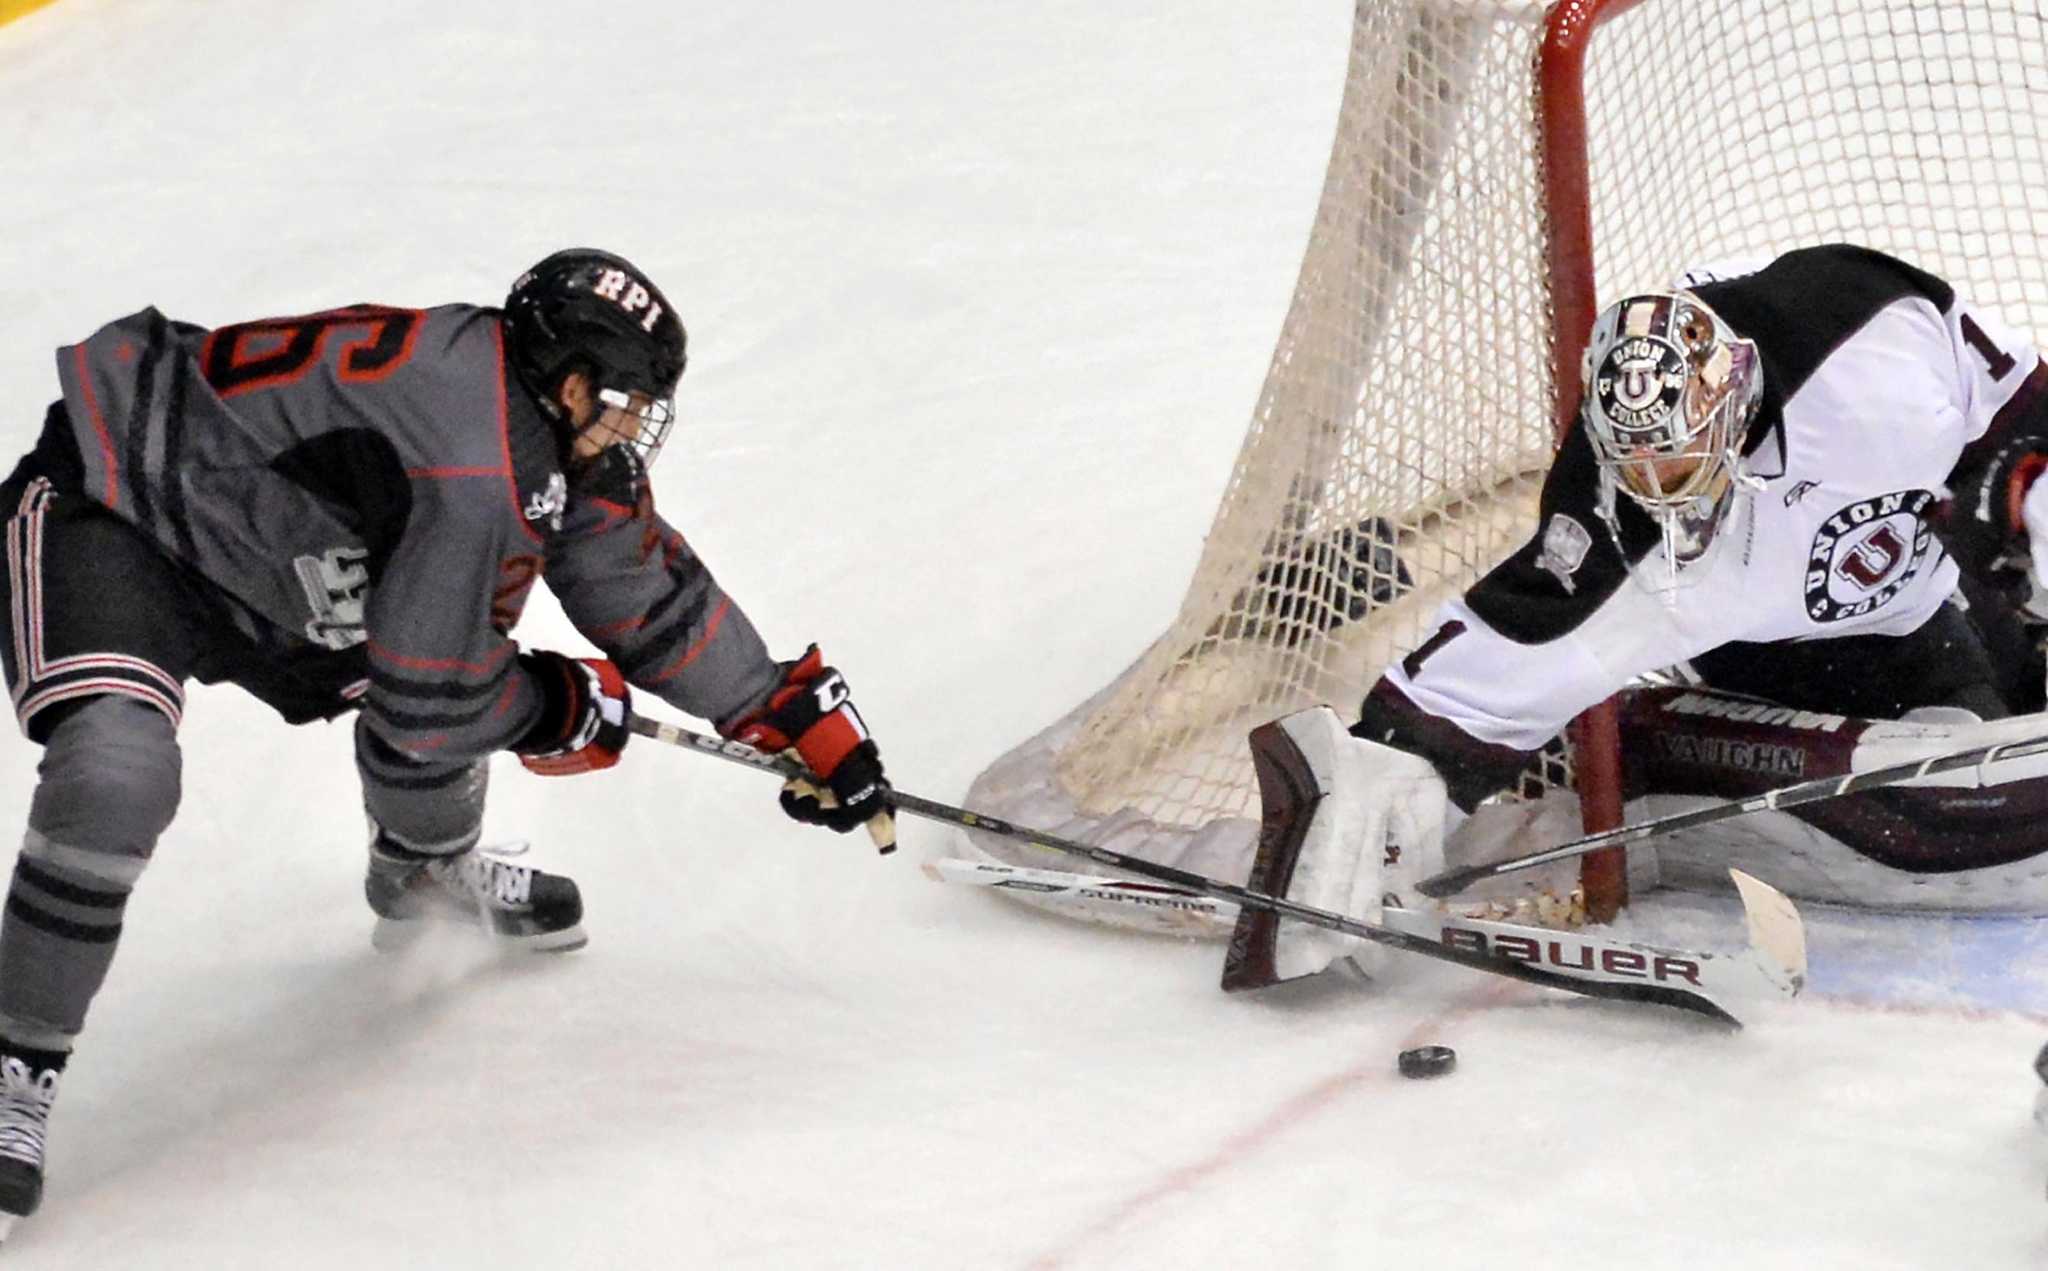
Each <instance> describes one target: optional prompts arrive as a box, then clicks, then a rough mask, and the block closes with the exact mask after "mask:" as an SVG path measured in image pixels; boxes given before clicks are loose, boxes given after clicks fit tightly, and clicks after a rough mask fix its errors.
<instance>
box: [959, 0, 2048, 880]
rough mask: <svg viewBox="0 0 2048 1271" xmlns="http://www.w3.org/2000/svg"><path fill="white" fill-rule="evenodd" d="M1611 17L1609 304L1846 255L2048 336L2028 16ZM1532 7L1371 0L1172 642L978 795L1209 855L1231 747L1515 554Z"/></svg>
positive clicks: (1790, 11)
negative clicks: (1746, 263)
mask: <svg viewBox="0 0 2048 1271" xmlns="http://www.w3.org/2000/svg"><path fill="white" fill-rule="evenodd" d="M1584 7H1586V8H1599V7H1600V4H1599V2H1598V0H1591V2H1590V3H1587V4H1585V5H1584ZM1606 8H1608V9H1610V10H1616V12H1614V13H1613V14H1612V15H1611V16H1609V17H1608V19H1607V20H1606V21H1605V22H1604V24H1602V25H1601V26H1600V27H1599V28H1598V30H1597V32H1596V33H1595V35H1594V37H1593V38H1592V40H1591V42H1590V45H1589V51H1588V53H1587V55H1586V58H1585V80H1584V88H1585V98H1586V124H1587V138H1588V145H1587V148H1588V151H1589V165H1590V170H1589V171H1588V172H1587V174H1586V177H1587V185H1588V188H1589V190H1590V207H1591V221H1592V231H1593V234H1592V242H1593V244H1594V250H1595V265H1596V267H1597V274H1598V277H1597V292H1598V298H1599V299H1600V300H1602V301H1605V300H1609V299H1612V298H1614V297H1615V296H1617V295H1619V294H1622V293H1624V292H1625V291H1628V290H1636V289H1641V288H1645V287H1656V286H1663V285H1668V283H1669V282H1670V280H1671V279H1672V277H1673V276H1674V275H1675V273H1676V272H1677V271H1678V270H1679V269H1681V268H1683V267H1685V266H1687V265H1690V264H1696V263H1704V262H1719V261H1727V260H1731V259H1742V258H1749V257H1757V258H1767V257H1769V256H1770V255H1773V254H1775V253H1777V252H1779V251H1783V250H1785V249H1787V248H1791V247H1795V246H1800V245H1803V244H1808V243H1814V242H1822V241H1837V240H1847V241H1854V242H1858V243H1863V244H1866V245H1869V246H1873V247H1877V248H1879V249H1882V250H1886V251H1890V252H1893V253H1895V254H1898V255H1901V256H1903V257H1906V258H1907V259H1909V260H1912V261H1913V262H1915V263H1916V264H1920V265H1922V266H1923V267H1925V268H1928V269H1930V270H1932V271H1933V272H1935V273H1937V274H1940V275H1942V276H1943V277H1946V278H1948V279H1949V280H1950V281H1952V282H1954V283H1955V284H1956V285H1957V287H1958V289H1959V290H1960V291H1961V292H1962V293H1963V294H1964V295H1966V296H1968V297H1969V298H1970V299H1971V300H1972V301H1973V302H1974V303H1976V304H1979V305H1982V306H1984V307H1987V308H1990V309H1992V310H1993V311H1995V312H1997V313H1999V314H2000V315H2001V316H2002V317H2004V318H2005V319H2007V320H2008V321H2009V322H2011V323H2013V324H2014V325H2016V326H2018V327H2019V328H2021V329H2023V330H2029V331H2032V332H2035V333H2038V334H2039V335H2041V336H2044V337H2048V277H2044V268H2043V264H2044V252H2043V241H2042V239H2043V233H2044V229H2043V228H2042V227H2043V226H2044V225H2048V220H2043V219H2042V218H2039V217H2035V216H2032V215H2030V209H2029V197H2030V195H2031V196H2032V197H2033V198H2034V199H2036V200H2039V199H2048V141H2044V123H2043V121H2044V120H2048V38H2044V36H2048V31H2044V8H2048V6H2044V3H2042V2H2041V0H1969V2H1967V3H1931V2H1930V0H1790V2H1788V0H1735V2H1731V0H1715V2H1713V3H1699V2H1698V0H1685V2H1681V0H1644V2H1643V3H1640V4H1636V5H1633V6H1631V5H1628V4H1625V3H1621V4H1615V3H1610V4H1607V5H1606ZM1547 9H1548V6H1545V5H1540V4H1501V3H1494V4H1482V3H1469V2H1460V0H1405V2H1397V0H1359V3H1358V4H1357V7H1356V18H1355V21H1354V25H1353V33H1352V42H1351V51H1350V61H1349V69H1348V72H1347V77H1346V85H1345V93H1344V98H1343V102H1342V105H1341V107H1340V110H1339V116H1338V123H1337V133H1336V140H1335V144H1334V146H1333V149H1332V153H1331V158H1330V164H1329V171H1328V175H1327V177H1326V179H1325V183H1324V187H1323V192H1322V196H1321V200H1320V203H1319V205H1318V207H1317V212H1316V218H1315V223H1314V228H1313V230H1312V231H1311V234H1310V239H1309V243H1308V248H1307V251H1306V253H1305V255H1304V257H1303V261H1302V266H1301V272H1300V276H1299V280H1298V282H1297V284H1296V287H1295V292H1294V298H1293V301H1292V303H1291V305H1290V308H1289V311H1288V314H1287V318H1286V321H1285V323H1284V325H1283V327H1282V330H1281V333H1280V337H1279V340H1278V342H1277V345H1276V347H1275V350H1274V353H1273V358H1272V363H1271V366H1270V369H1269V371H1268V373H1267V376H1266V380H1265V384H1264V387H1263V389H1262V390H1261V392H1260V395H1259V400H1258V404H1257V407H1256V409H1255V410H1254V411H1253V413H1252V419H1251V426H1250V428H1249V430H1248V432H1247V434H1246V437H1245V441H1244V444H1243V448H1242V450H1241V451H1240V453H1239V456H1238V460H1237V463H1236V466H1235V469H1234V471H1233V473H1232V475H1231V477H1230V480H1229V483H1228V486H1227V487H1226V490H1225V493H1224V495H1223V499H1222V503H1221V506H1220V507H1219V509H1218V511H1217V514H1216V519H1215V523H1214V526H1213V528H1212V530H1211V531H1210V534H1209V536H1208V539H1207V543H1206V547H1205V549H1204V552H1203V554H1202V557H1201V560H1200V563H1199V564H1198V565H1197V567H1196V569H1195V573H1194V577H1193V579H1192V580H1191V582H1190V583H1189V586H1188V590H1187V594H1186V597H1185V600H1184V602H1183V604H1182V606H1181V610H1180V614H1179V616H1178V617H1177V618H1176V619H1175V620H1174V622H1173V624H1172V626H1171V627H1169V628H1168V629H1167V631H1166V632H1165V633H1164V634H1163V635H1162V636H1161V637H1160V638H1159V639H1158V640H1157V641H1156V642H1155V643H1154V644H1153V645H1152V646H1151V647H1150V649H1149V650H1148V651H1147V652H1145V653H1144V654H1143V655H1142V656H1141V657H1140V658H1139V660H1138V661H1137V662H1136V663H1135V664H1134V665H1132V666H1131V667H1130V668H1129V669H1127V670H1126V671H1125V672H1124V673H1123V674H1122V675H1120V676H1119V677H1118V678H1117V679H1116V680H1115V681H1114V682H1112V683H1111V684H1110V685H1109V686H1108V687H1107V688H1105V689H1104V690H1103V691H1102V692H1100V693H1098V694H1097V695H1096V696H1095V697H1093V698H1091V699H1089V701H1087V702H1085V703H1083V704H1081V705H1080V706H1079V707H1077V708H1076V709H1075V710H1074V711H1072V712H1071V713H1069V715H1067V716H1066V717H1065V718H1063V719H1061V720H1059V721H1057V722H1056V723H1055V724H1054V725H1053V726H1052V727H1050V728H1049V729H1048V730H1046V732H1044V733H1042V734H1040V735H1039V736H1038V737H1037V738H1034V739H1032V740H1031V741H1029V742H1027V743H1025V744H1024V745H1022V746H1020V747H1019V748H1018V749H1017V750H1015V751H1013V752H1011V754H1009V755H1006V756H1004V757H1003V758H1002V759H1001V760H999V761H998V762H997V763H996V764H995V765H993V766H992V767H991V768H990V769H989V770H988V771H987V772H985V773H984V774H983V776H982V778H981V779H980V780H979V781H977V783H976V787H975V789H974V791H973V792H972V797H974V798H976V799H980V800H983V801H984V805H985V806H989V807H990V808H991V810H994V811H997V812H999V813H1002V814H1004V815H1010V816H1014V817H1017V818H1019V819H1021V818H1023V817H1025V816H1032V817H1035V818H1037V820H1036V822H1035V823H1037V824H1040V825H1043V826H1046V827H1047V828H1055V827H1057V828H1058V829H1059V830H1061V831H1062V832H1064V833H1067V834H1068V835H1070V836H1073V837H1079V838H1082V839H1084V840H1085V841H1096V842H1110V841H1114V842H1115V843H1116V845H1117V847H1118V849H1119V850H1123V851H1131V852H1133V853H1134V854H1137V855H1142V856H1146V857H1149V858H1152V859H1157V860H1161V861H1163V862H1167V863H1181V864H1183V865H1191V864H1202V863H1204V862H1201V861H1190V860H1189V859H1188V857H1187V851H1188V848H1189V845H1190V843H1191V842H1195V841H1197V840H1203V839H1217V838H1218V835H1217V833H1216V828H1217V827H1218V826H1219V825H1224V826H1231V827H1234V828H1233V829H1231V830H1230V831H1229V832H1228V833H1225V834H1223V835H1221V839H1220V840H1219V842H1220V844H1221V846H1220V847H1219V852H1220V854H1221V856H1225V857H1227V856H1229V855H1230V853H1232V852H1236V851H1239V850H1241V848H1242V847H1243V846H1244V845H1245V844H1248V842H1249V841H1250V829H1249V821H1250V820H1251V819H1255V818H1256V816H1257V808H1258V794H1257V788H1256V785H1255V783H1254V780H1253V775H1252V769H1251V765H1250V760H1249V754H1248V751H1247V749H1246V743H1245V734H1246V732H1247V731H1248V730H1249V729H1250V728H1251V727H1253V726H1254V725H1256V724H1258V723H1261V722H1263V721H1265V720H1268V719H1271V718H1273V717H1274V716H1277V715H1280V714H1283V713H1286V712H1288V711H1290V710H1294V709H1297V708H1299V707H1301V706H1304V705H1308V704H1312V703H1315V702H1328V703H1331V704H1334V705H1336V706H1337V707H1338V709H1339V710H1340V711H1349V710H1352V709H1355V707H1356V704H1357V702H1358V700H1359V698H1360V697H1361V696H1362V695H1363V693H1364V692H1365V690H1366V689H1367V688H1368V687H1369V686H1370V684H1371V683H1372V681H1373V679H1374V678H1375V677H1376V676H1377V675H1378V673H1379V671H1380V669H1381V668H1382V667H1383V666H1385V665H1386V664H1387V662H1388V661H1389V660H1390V659H1391V658H1394V657H1398V656H1400V655H1401V654H1403V653H1405V652H1406V651H1408V650H1410V649H1412V648H1413V647H1414V646H1415V645H1416V644H1417V643H1418V642H1419V641H1420V639H1421V638H1422V637H1423V636H1424V635H1426V634H1427V632H1428V629H1429V627H1430V621H1431V617H1432V615H1433V613H1434V611H1435V610H1436V608H1437V606H1438V605H1439V604H1440V603H1441V601H1442V600H1443V599H1444V598H1445V597H1446V596H1447V595H1450V594H1452V593H1454V592H1455V591H1457V590H1459V589H1462V588H1463V587H1465V586H1467V585H1468V584H1470V583H1471V582H1472V581H1473V580H1474V579H1475V578H1477V577H1478V576H1479V574H1480V573H1481V572H1483V571H1484V570H1485V569H1486V568H1488V567H1490V566H1491V565H1492V564H1493V563H1495V562H1496V561H1498V560H1499V559H1500V558H1501V557H1502V556H1504V555H1505V554H1506V553H1507V552H1508V551H1509V550H1511V549H1512V548H1513V547H1515V546H1516V545H1518V544H1519V543H1520V542H1521V541H1523V540H1524V539H1525V538H1526V537H1527V536H1528V535H1529V534H1530V532H1531V531H1532V530H1533V528H1534V520H1535V515H1534V512H1535V498H1536V494H1537V490H1538V488H1539V486H1540V484H1541V480H1542V474H1543V471H1544V469H1545V467H1546V466H1547V464H1548V460H1549V455H1550V451H1551V447H1552V443H1553V419H1554V414H1553V406H1554V397H1555V393H1556V385H1555V383H1554V381H1553V375H1552V370H1551V367H1552V352H1553V346H1554V341H1555V340H1556V339H1557V338H1558V337H1556V336H1554V335H1553V332H1552V325H1551V324H1552V312H1553V304H1552V297H1551V294H1550V285H1551V284H1550V265H1551V262H1550V248H1549V246H1548V240H1547V237H1546V226H1547V224H1548V218H1549V216H1550V211H1549V209H1548V208H1547V207H1546V199H1545V193H1544V192H1545V189H1546V185H1545V181H1544V164H1543V156H1542V155H1541V153H1540V148H1539V144H1538V136H1537V127H1536V122H1535V120H1536V104H1535V103H1536V96H1537V79H1538V73H1537V67H1538V50H1539V48H1540V46H1541V44H1542V41H1543V38H1544V32H1545V25H1544V22H1545V18H1546V16H1547ZM1564 338H1566V339H1567V340H1570V341H1572V345H1571V347H1576V345H1577V342H1578V341H1579V340H1582V339H1583V332H1581V333H1578V334H1577V335H1576V336H1573V335H1567V336H1566V337H1564ZM1536 776H1537V778H1538V779H1539V780H1540V781H1548V782H1558V781H1563V780H1566V779H1568V768H1567V767H1566V766H1564V765H1562V764H1560V763H1555V762H1553V763H1552V764H1551V765H1550V766H1549V767H1548V768H1547V769H1543V770H1539V772H1538V773H1537V774H1536ZM977 846H979V847H980V848H982V849H983V850H984V851H987V852H989V853H991V854H994V855H997V856H1004V855H1006V854H1008V853H1010V852H1011V850H1012V849H1010V848H1009V847H1008V845H1007V844H1005V843H1003V842H1002V841H1001V840H996V839H992V838H987V837H982V838H980V839H978V840H977ZM1033 863H1040V862H1033ZM1206 863H1207V864H1209V865H1210V866H1211V867H1212V868H1216V867H1219V866H1221V867H1225V868H1227V867H1228V866H1229V865H1230V864H1231V862H1230V861H1228V860H1211V861H1209V862H1206ZM1237 867H1238V868H1239V869H1241V862H1238V864H1237Z"/></svg>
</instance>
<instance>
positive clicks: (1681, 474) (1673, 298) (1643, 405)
mask: <svg viewBox="0 0 2048 1271" xmlns="http://www.w3.org/2000/svg"><path fill="white" fill-rule="evenodd" d="M1580 382H1581V389H1582V399H1581V407H1580V413H1581V416H1582V418H1583V419H1584V422H1585V426H1586V434H1587V438H1588V440H1589V441H1590V442H1591V443H1592V446H1593V455H1594V457H1595V458H1596V459H1597V460H1598V461H1599V465H1600V474H1601V486H1602V505H1603V506H1607V507H1611V506H1612V504H1613V496H1614V494H1615V493H1616V492H1617V491H1618V492H1619V493H1622V494H1625V495H1627V496H1628V497H1629V498H1630V499H1631V500H1632V501H1634V502H1635V503H1636V504H1637V505H1638V506H1640V507H1641V508H1642V509H1643V510H1644V511H1646V512H1648V513H1649V514H1650V516H1651V517H1652V519H1654V520H1655V521H1656V522H1657V523H1658V525H1659V527H1660V528H1661V529H1662V530H1663V535H1664V546H1665V554H1666V558H1667V560H1668V561H1669V563H1670V565H1671V566H1672V568H1673V569H1674V570H1675V569H1676V567H1677V566H1679V565H1682V564H1685V563H1687V562H1689V561H1691V560H1694V559H1696V558H1698V557H1699V556H1700V555H1701V554H1703V553H1704V552H1705V550H1706V547H1707V545H1708V543H1709V542H1711V540H1712V538H1713V533H1714V529H1715V527H1716V526H1717V525H1718V524H1719V522H1720V520H1721V518H1722V516H1723V514H1724V513H1725V511H1726V508H1727V506H1728V502H1729V494H1730V491H1731V490H1732V489H1733V488H1734V487H1735V485H1736V484H1737V483H1739V482H1741V481H1742V480H1743V476H1742V446H1743V442H1744V440H1745V439H1746V438H1747V436H1748V433H1749V425H1750V423H1751V421H1752V420H1754V419H1755V418H1756V412H1757V407H1758V406H1759V404H1761V402H1762V400H1763V370H1762V366H1761V363H1760V361H1759V359H1758V356H1757V350H1756V345H1755V344H1754V343H1752V342H1751V341H1749V340H1746V339H1743V338H1742V337H1741V336H1739V335H1737V334H1736V333H1735V331H1734V329H1733V328H1731V327H1730V326H1729V325H1728V324H1727V323H1726V322H1725V321H1723V320H1722V319H1721V316H1720V315H1719V314H1717V313H1715V312H1714V311H1713V310H1712V309H1711V308H1709V307H1708V306H1707V305H1706V304H1705V303H1704V302H1703V301H1701V300H1700V299H1699V298H1698V297H1697V296H1695V295H1693V294H1692V293H1690V292H1684V291H1660V292H1648V293H1644V294H1640V295H1633V296H1628V297H1626V298H1624V299H1622V300H1619V301H1617V302H1615V303H1614V304H1611V305H1609V306H1608V307H1607V308H1605V309H1603V310H1601V311H1600V315H1599V316H1598V317H1597V318H1595V319H1594V320H1593V331H1592V335H1591V337H1590V338H1589V339H1588V340H1587V342H1586V354H1585V360H1584V363H1583V364H1582V367H1581V370H1580Z"/></svg>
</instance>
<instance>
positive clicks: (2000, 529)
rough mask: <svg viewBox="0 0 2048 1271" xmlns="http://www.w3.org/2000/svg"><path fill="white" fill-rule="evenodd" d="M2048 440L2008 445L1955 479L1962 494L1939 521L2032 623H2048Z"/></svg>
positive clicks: (1952, 550)
mask: <svg viewBox="0 0 2048 1271" xmlns="http://www.w3.org/2000/svg"><path fill="white" fill-rule="evenodd" d="M2044 471H2048V438H2041V437H2034V436H2026V437H2021V438H2018V439H2016V440H2013V441H2010V442H2008V443H2006V444H2005V445H2004V446H2003V447H2001V448H2000V449H1998V450H1997V451H1995V452H1993V453H1992V454H1991V455H1990V456H1989V457H1988V458H1987V459H1985V460H1984V461H1983V462H1981V463H1980V464H1978V465H1976V466H1975V470H1974V471H1968V472H1963V471H1958V472H1957V473H1956V474H1955V475H1954V476H1952V477H1951V478H1950V483H1951V485H1952V486H1953V487H1954V489H1955V497H1954V498H1953V499H1952V500H1951V501H1950V502H1949V503H1948V505H1947V506H1946V507H1945V508H1943V509H1942V512H1943V515H1942V516H1941V518H1940V520H1939V521H1938V522H1937V524H1938V527H1939V528H1940V530H1941V532H1942V533H1941V537H1942V542H1943V544H1944V545H1945V546H1946V547H1947V548H1948V550H1949V554H1950V555H1952V556H1954V557H1955V558H1956V564H1958V565H1960V566H1961V567H1962V568H1963V569H1964V570H1965V571H1967V572H1968V573H1969V574H1970V575H1971V576H1972V577H1974V578H1976V579H1977V580H1979V581H1980V582H1983V583H1985V584H1986V585H1988V586H1990V587H1993V588H1995V589H1996V590H1998V591H1999V592H2001V593H2003V594H2004V595H2005V597H2006V599H2007V600H2008V601H2009V602H2010V603H2011V604H2012V605H2013V606H2014V607H2015V608H2017V609H2019V611H2020V614H2021V616H2022V617H2023V618H2025V619H2026V620H2027V621H2028V622H2032V623H2048V584H2044V581H2043V580H2044V579H2048V482H2043V481H2041V480H2040V477H2041V474H2042V473H2043V472H2044Z"/></svg>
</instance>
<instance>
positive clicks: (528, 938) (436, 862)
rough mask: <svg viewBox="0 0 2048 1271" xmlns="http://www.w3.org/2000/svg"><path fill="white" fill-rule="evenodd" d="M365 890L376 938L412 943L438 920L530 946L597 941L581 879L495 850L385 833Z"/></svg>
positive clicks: (555, 949) (544, 948)
mask: <svg viewBox="0 0 2048 1271" xmlns="http://www.w3.org/2000/svg"><path fill="white" fill-rule="evenodd" d="M363 894H364V895H365V896H366V897H367V898H368V899H369V902H370V908H371V909H372V910H374V911H376V914H377V926H376V928H375V929H374V930H372V931H371V932H370V943H371V944H372V945H374V946H376V947H377V948H378V949H382V950H386V951H390V950H395V949H402V948H405V947H406V946H407V945H409V944H411V943H412V942H413V941H415V940H417V939H419V937H420V936H421V935H423V934H424V933H425V932H426V930H427V929H428V928H429V927H431V926H434V925H437V924H439V925H448V924H455V925H460V926H467V927H472V928H476V929H480V930H483V931H486V932H488V933H490V934H491V935H492V936H493V937H495V938H497V939H499V940H502V941H505V942H506V943H508V944H510V945H514V946H517V947H519V948H522V949H529V950H532V951H534V952H539V953H562V952H566V951H567V950H570V949H580V948H582V947H583V946H584V945H585V944H587V943H588V942H589V937H587V936H585V935H584V934H583V895H582V893H581V892H579V891H577V889H576V883H575V880H573V879H570V878H565V877H563V876H562V875H560V874H547V873H542V872H541V871H540V870H537V869H531V868H528V867H526V866H524V865H514V864H512V863H511V862H509V861H507V860H504V859H502V858H501V857H498V856H494V855H491V854H490V853H489V852H488V851H482V850H473V851H467V852H458V853H456V854H454V855H452V856H432V855H428V854H426V853H423V852H415V851H412V850H411V849H410V848H405V847H401V846H399V845H398V844H397V843H394V842H393V841H392V840H391V839H390V838H389V836H387V835H384V834H379V835H377V837H376V838H375V839H373V840H372V841H371V843H370V872H369V874H368V876H366V877H365V878H364V879H363Z"/></svg>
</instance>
